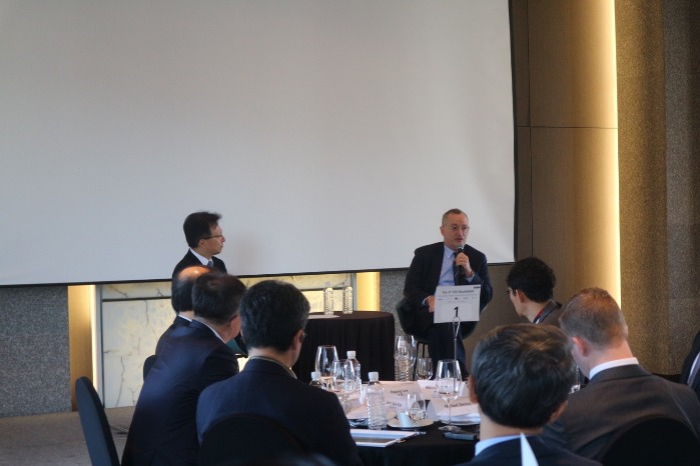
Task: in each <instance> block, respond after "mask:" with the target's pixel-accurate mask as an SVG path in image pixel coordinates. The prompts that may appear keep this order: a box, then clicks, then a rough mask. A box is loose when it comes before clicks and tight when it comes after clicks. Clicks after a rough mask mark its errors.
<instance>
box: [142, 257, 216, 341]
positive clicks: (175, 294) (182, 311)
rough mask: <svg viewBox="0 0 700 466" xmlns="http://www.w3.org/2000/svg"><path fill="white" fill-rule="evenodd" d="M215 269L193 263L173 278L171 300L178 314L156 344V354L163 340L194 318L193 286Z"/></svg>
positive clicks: (187, 324)
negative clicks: (198, 279)
mask: <svg viewBox="0 0 700 466" xmlns="http://www.w3.org/2000/svg"><path fill="white" fill-rule="evenodd" d="M212 270H213V269H211V268H210V267H205V266H203V265H193V266H191V267H187V268H185V269H183V270H181V271H180V272H179V273H177V275H176V276H175V278H173V281H172V284H171V291H170V302H171V304H172V306H173V310H174V311H175V313H176V314H177V316H175V320H173V323H172V324H171V325H170V327H168V328H167V329H166V330H165V332H163V335H161V336H160V338H159V339H158V344H157V345H156V355H158V352H159V351H160V348H161V345H162V342H163V341H165V340H167V338H168V335H170V333H171V332H172V331H173V330H175V329H176V328H178V327H183V326H184V327H188V326H189V325H190V322H192V319H193V318H194V310H193V309H192V288H193V287H194V282H195V281H196V280H197V278H198V277H199V276H201V275H204V274H205V273H209V272H211V271H212Z"/></svg>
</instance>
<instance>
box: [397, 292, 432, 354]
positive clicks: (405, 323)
mask: <svg viewBox="0 0 700 466" xmlns="http://www.w3.org/2000/svg"><path fill="white" fill-rule="evenodd" d="M395 309H396V315H397V316H398V317H399V324H401V329H402V330H403V332H404V333H405V334H406V335H413V338H415V339H416V342H417V343H425V344H427V343H428V335H427V333H425V331H424V329H423V331H421V329H420V328H419V324H418V321H417V319H416V316H415V314H414V311H413V309H411V306H410V304H409V303H408V301H407V300H406V299H405V298H404V299H402V300H401V301H399V303H398V304H397V305H396V308H395Z"/></svg>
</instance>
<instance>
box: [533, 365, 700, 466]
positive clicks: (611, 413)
mask: <svg viewBox="0 0 700 466" xmlns="http://www.w3.org/2000/svg"><path fill="white" fill-rule="evenodd" d="M649 415H664V416H668V417H670V418H673V419H677V420H679V421H681V422H683V423H685V424H687V425H689V426H690V427H691V428H692V429H693V430H694V432H695V435H698V432H700V404H698V399H697V397H696V396H695V393H693V391H692V390H691V389H690V388H688V387H687V386H684V385H681V384H677V383H673V382H669V381H667V380H664V379H662V378H661V377H657V376H655V375H652V374H650V373H649V372H647V371H646V370H644V369H643V368H642V367H641V366H639V365H636V364H635V365H630V366H621V367H613V368H610V369H606V370H604V371H601V372H599V373H597V374H596V375H595V377H593V378H592V379H591V381H590V382H589V383H588V385H587V386H586V387H584V388H582V389H581V390H579V391H577V392H576V393H573V394H571V395H569V404H568V406H567V408H566V410H565V411H564V413H563V414H562V415H561V417H560V418H559V419H558V420H557V421H555V422H554V423H552V424H549V425H547V426H546V427H545V429H544V432H543V434H542V436H543V438H544V439H545V441H546V442H553V444H555V445H559V446H561V447H562V448H566V449H568V450H571V451H573V452H574V453H577V454H579V455H582V456H585V457H587V458H596V457H597V456H598V455H599V454H600V453H601V451H602V450H603V448H604V447H605V445H606V444H607V442H608V440H609V439H610V437H611V436H612V435H613V434H614V433H615V432H616V431H617V430H618V429H620V428H621V427H623V426H625V425H627V424H629V423H630V422H631V421H634V420H636V419H639V418H641V417H644V416H649Z"/></svg>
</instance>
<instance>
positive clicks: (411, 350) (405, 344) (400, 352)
mask: <svg viewBox="0 0 700 466" xmlns="http://www.w3.org/2000/svg"><path fill="white" fill-rule="evenodd" d="M394 360H395V361H396V366H397V367H398V369H399V380H402V381H406V380H411V368H412V367H413V365H414V364H415V363H416V340H415V338H413V335H398V336H397V337H396V340H395V341H394Z"/></svg>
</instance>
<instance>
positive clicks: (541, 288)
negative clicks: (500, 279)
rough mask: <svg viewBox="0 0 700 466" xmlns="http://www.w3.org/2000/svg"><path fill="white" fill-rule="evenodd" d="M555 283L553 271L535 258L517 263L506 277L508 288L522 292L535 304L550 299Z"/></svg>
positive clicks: (528, 258) (552, 295)
mask: <svg viewBox="0 0 700 466" xmlns="http://www.w3.org/2000/svg"><path fill="white" fill-rule="evenodd" d="M556 283H557V279H556V276H555V275H554V271H553V270H552V269H551V268H550V267H549V266H548V265H547V264H545V263H544V262H543V261H542V260H540V259H538V258H536V257H527V258H525V259H521V260H519V261H517V262H516V263H515V264H513V267H511V269H510V271H509V272H508V276H507V277H506V284H507V285H508V288H510V289H511V290H513V291H516V290H520V291H522V292H523V293H524V294H525V296H526V297H527V298H528V299H529V300H531V301H534V302H536V303H543V302H545V301H548V300H550V299H552V298H553V297H554V285H556Z"/></svg>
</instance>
